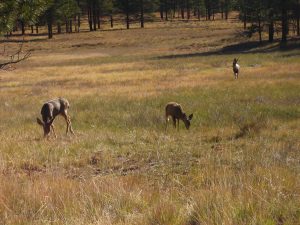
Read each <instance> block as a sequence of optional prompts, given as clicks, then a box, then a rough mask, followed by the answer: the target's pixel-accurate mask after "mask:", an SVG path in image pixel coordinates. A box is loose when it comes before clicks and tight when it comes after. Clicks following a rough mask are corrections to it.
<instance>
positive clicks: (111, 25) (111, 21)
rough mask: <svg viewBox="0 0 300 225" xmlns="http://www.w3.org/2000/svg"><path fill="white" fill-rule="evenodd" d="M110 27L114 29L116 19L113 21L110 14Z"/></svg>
mask: <svg viewBox="0 0 300 225" xmlns="http://www.w3.org/2000/svg"><path fill="white" fill-rule="evenodd" d="M110 27H111V28H113V27H114V19H113V15H112V14H110Z"/></svg>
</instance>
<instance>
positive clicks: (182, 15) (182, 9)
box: [180, 6, 184, 20]
mask: <svg viewBox="0 0 300 225" xmlns="http://www.w3.org/2000/svg"><path fill="white" fill-rule="evenodd" d="M180 11H181V19H183V20H184V8H183V6H181V9H180Z"/></svg>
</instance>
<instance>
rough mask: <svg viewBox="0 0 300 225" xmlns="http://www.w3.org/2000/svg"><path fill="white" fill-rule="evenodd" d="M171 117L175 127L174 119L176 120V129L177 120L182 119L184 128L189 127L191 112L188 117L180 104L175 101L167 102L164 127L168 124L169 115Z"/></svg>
mask: <svg viewBox="0 0 300 225" xmlns="http://www.w3.org/2000/svg"><path fill="white" fill-rule="evenodd" d="M170 116H171V117H172V120H173V125H174V127H175V128H176V121H177V129H178V130H179V120H182V121H183V123H184V125H185V127H186V129H189V128H190V126H191V122H190V121H191V120H192V118H193V114H191V115H189V116H188V117H187V116H186V114H185V113H184V112H183V110H182V107H181V105H179V104H178V103H176V102H169V103H168V104H167V105H166V129H167V126H168V120H169V117H170Z"/></svg>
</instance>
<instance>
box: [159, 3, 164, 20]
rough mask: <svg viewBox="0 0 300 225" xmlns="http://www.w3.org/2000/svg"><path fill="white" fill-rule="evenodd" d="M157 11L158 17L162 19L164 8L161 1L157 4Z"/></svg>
mask: <svg viewBox="0 0 300 225" xmlns="http://www.w3.org/2000/svg"><path fill="white" fill-rule="evenodd" d="M159 13H160V19H161V20H163V19H164V8H163V5H162V3H160V5H159Z"/></svg>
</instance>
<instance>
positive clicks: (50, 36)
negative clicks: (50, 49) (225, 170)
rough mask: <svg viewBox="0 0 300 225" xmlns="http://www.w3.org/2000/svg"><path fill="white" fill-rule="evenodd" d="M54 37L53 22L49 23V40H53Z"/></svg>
mask: <svg viewBox="0 0 300 225" xmlns="http://www.w3.org/2000/svg"><path fill="white" fill-rule="evenodd" d="M52 37H53V33H52V21H48V38H49V39H51V38H52Z"/></svg>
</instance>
